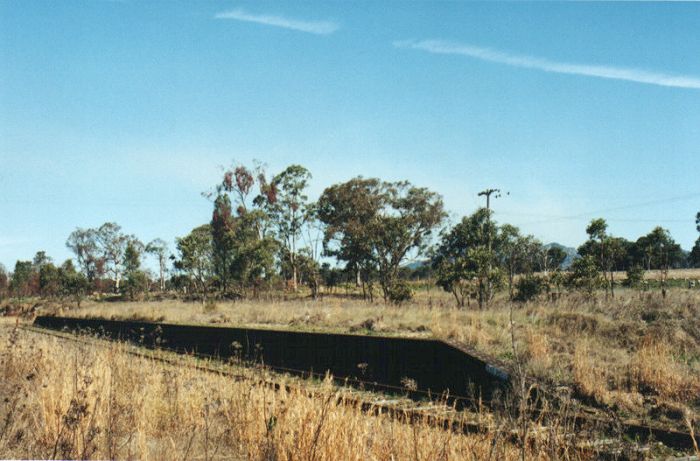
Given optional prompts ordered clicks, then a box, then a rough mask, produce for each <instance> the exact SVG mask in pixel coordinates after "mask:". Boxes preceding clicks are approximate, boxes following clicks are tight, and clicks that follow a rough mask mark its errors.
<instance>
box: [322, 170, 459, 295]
mask: <svg viewBox="0 0 700 461" xmlns="http://www.w3.org/2000/svg"><path fill="white" fill-rule="evenodd" d="M318 216H319V219H320V220H321V222H323V223H324V225H325V226H326V228H325V233H324V234H325V235H324V247H325V248H326V251H327V254H330V255H333V256H336V257H337V258H338V259H339V260H344V261H346V262H347V263H348V264H349V265H352V266H354V267H355V268H356V269H357V270H359V271H360V273H361V274H362V275H363V282H368V281H369V280H371V279H370V277H369V276H370V274H371V272H372V271H376V273H377V276H378V279H379V284H380V286H381V288H382V294H383V297H384V300H385V301H389V300H391V299H392V297H393V295H394V294H398V293H399V292H401V294H402V297H403V295H404V294H405V287H400V286H399V283H398V282H399V280H398V272H399V267H400V265H401V263H402V262H403V261H404V260H405V259H406V257H407V255H408V254H409V253H410V252H418V253H419V252H421V251H423V250H424V249H425V247H426V245H427V244H428V243H429V239H430V236H431V235H432V233H433V232H434V231H435V230H436V229H437V228H438V227H439V226H440V224H441V223H442V222H443V220H444V218H445V216H446V214H445V211H444V206H443V202H442V197H440V195H438V194H437V193H435V192H432V191H430V190H428V189H426V188H421V187H415V186H413V185H412V184H411V183H409V182H408V181H400V182H384V181H381V180H379V179H374V178H371V179H365V178H362V177H357V178H354V179H351V180H350V181H348V182H345V183H342V184H336V185H334V186H331V187H329V188H327V189H326V190H325V191H324V192H323V194H321V197H320V198H319V201H318ZM370 293H371V290H370ZM370 296H371V294H370Z"/></svg>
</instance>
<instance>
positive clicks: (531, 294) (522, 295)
mask: <svg viewBox="0 0 700 461" xmlns="http://www.w3.org/2000/svg"><path fill="white" fill-rule="evenodd" d="M515 289H516V293H515V297H514V299H515V301H519V302H526V301H532V300H534V299H537V298H538V297H539V296H540V295H542V294H543V293H546V292H547V291H548V290H549V283H548V282H547V279H546V278H545V277H541V276H537V275H533V274H528V275H526V276H524V277H521V278H519V279H518V281H517V282H516V284H515Z"/></svg>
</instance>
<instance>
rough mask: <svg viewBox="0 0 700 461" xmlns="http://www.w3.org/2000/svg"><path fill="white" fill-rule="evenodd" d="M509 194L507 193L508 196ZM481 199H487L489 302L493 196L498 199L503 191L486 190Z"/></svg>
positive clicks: (488, 299)
mask: <svg viewBox="0 0 700 461" xmlns="http://www.w3.org/2000/svg"><path fill="white" fill-rule="evenodd" d="M508 194H509V193H508V192H506V195H508ZM478 195H479V197H481V196H485V197H486V219H487V221H486V226H487V228H486V229H487V230H486V246H487V248H488V255H489V259H488V263H487V266H486V269H487V274H488V275H487V279H486V287H487V288H486V290H487V291H486V296H487V301H490V300H491V259H493V258H492V257H491V195H493V198H498V197H500V196H501V189H484V190H482V191H481V192H479V194H478Z"/></svg>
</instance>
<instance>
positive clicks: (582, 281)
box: [567, 255, 604, 295]
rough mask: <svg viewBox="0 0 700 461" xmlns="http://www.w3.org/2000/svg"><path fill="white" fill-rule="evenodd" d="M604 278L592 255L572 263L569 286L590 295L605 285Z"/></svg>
mask: <svg viewBox="0 0 700 461" xmlns="http://www.w3.org/2000/svg"><path fill="white" fill-rule="evenodd" d="M603 283H604V280H603V278H602V277H601V275H600V273H599V272H598V263H597V261H596V259H595V258H594V257H593V256H591V255H586V256H583V257H581V258H578V259H577V260H575V261H574V262H573V264H571V271H570V272H569V277H568V280H567V286H568V287H569V288H572V289H579V290H583V291H585V292H586V293H588V294H589V295H592V294H593V292H594V291H595V290H596V289H597V288H599V287H600V286H601V285H603Z"/></svg>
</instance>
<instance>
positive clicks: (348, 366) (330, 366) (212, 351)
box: [34, 317, 509, 403]
mask: <svg viewBox="0 0 700 461" xmlns="http://www.w3.org/2000/svg"><path fill="white" fill-rule="evenodd" d="M34 324H35V325H36V326H39V327H43V328H50V329H54V330H70V331H83V332H86V333H93V334H100V335H103V336H105V337H108V338H110V339H117V340H123V341H129V342H133V343H138V344H142V345H143V346H145V347H160V348H164V349H169V350H173V351H177V352H188V353H195V354H200V355H204V356H212V357H218V358H221V359H229V358H232V357H233V358H240V359H241V360H245V361H250V362H257V363H264V364H265V365H266V366H269V367H271V368H273V369H276V370H281V371H288V372H291V373H295V374H309V373H314V374H316V375H317V376H319V375H321V376H322V375H324V374H325V373H326V372H328V373H330V374H332V375H333V376H334V377H335V378H336V379H339V380H345V379H347V380H348V382H349V384H353V385H356V386H358V385H359V386H365V387H367V388H373V389H377V390H384V391H389V392H395V393H407V392H408V393H409V394H411V395H412V396H413V397H427V396H428V395H430V396H431V397H433V398H439V397H440V396H442V395H446V394H449V396H450V397H452V398H457V400H458V401H459V402H460V403H466V402H467V401H469V399H472V398H479V397H480V398H482V399H484V400H486V401H488V400H490V399H491V398H492V397H494V395H496V394H497V393H498V392H500V391H502V390H504V389H505V388H506V387H507V386H508V383H509V375H508V373H507V372H506V371H505V370H504V369H503V368H502V367H499V366H495V365H493V364H489V363H487V362H486V361H484V360H482V359H480V358H478V357H475V356H474V355H471V354H469V353H468V352H466V351H464V350H461V349H459V348H457V347H455V346H453V345H451V344H448V343H446V342H443V341H439V340H434V339H416V338H399V337H386V336H365V335H351V334H334V333H311V332H297V331H283V330H264V329H251V328H229V327H212V326H195V325H177V324H167V323H151V322H132V321H117V320H102V319H78V318H68V317H37V318H36V320H35V321H34ZM460 397H461V399H460Z"/></svg>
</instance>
